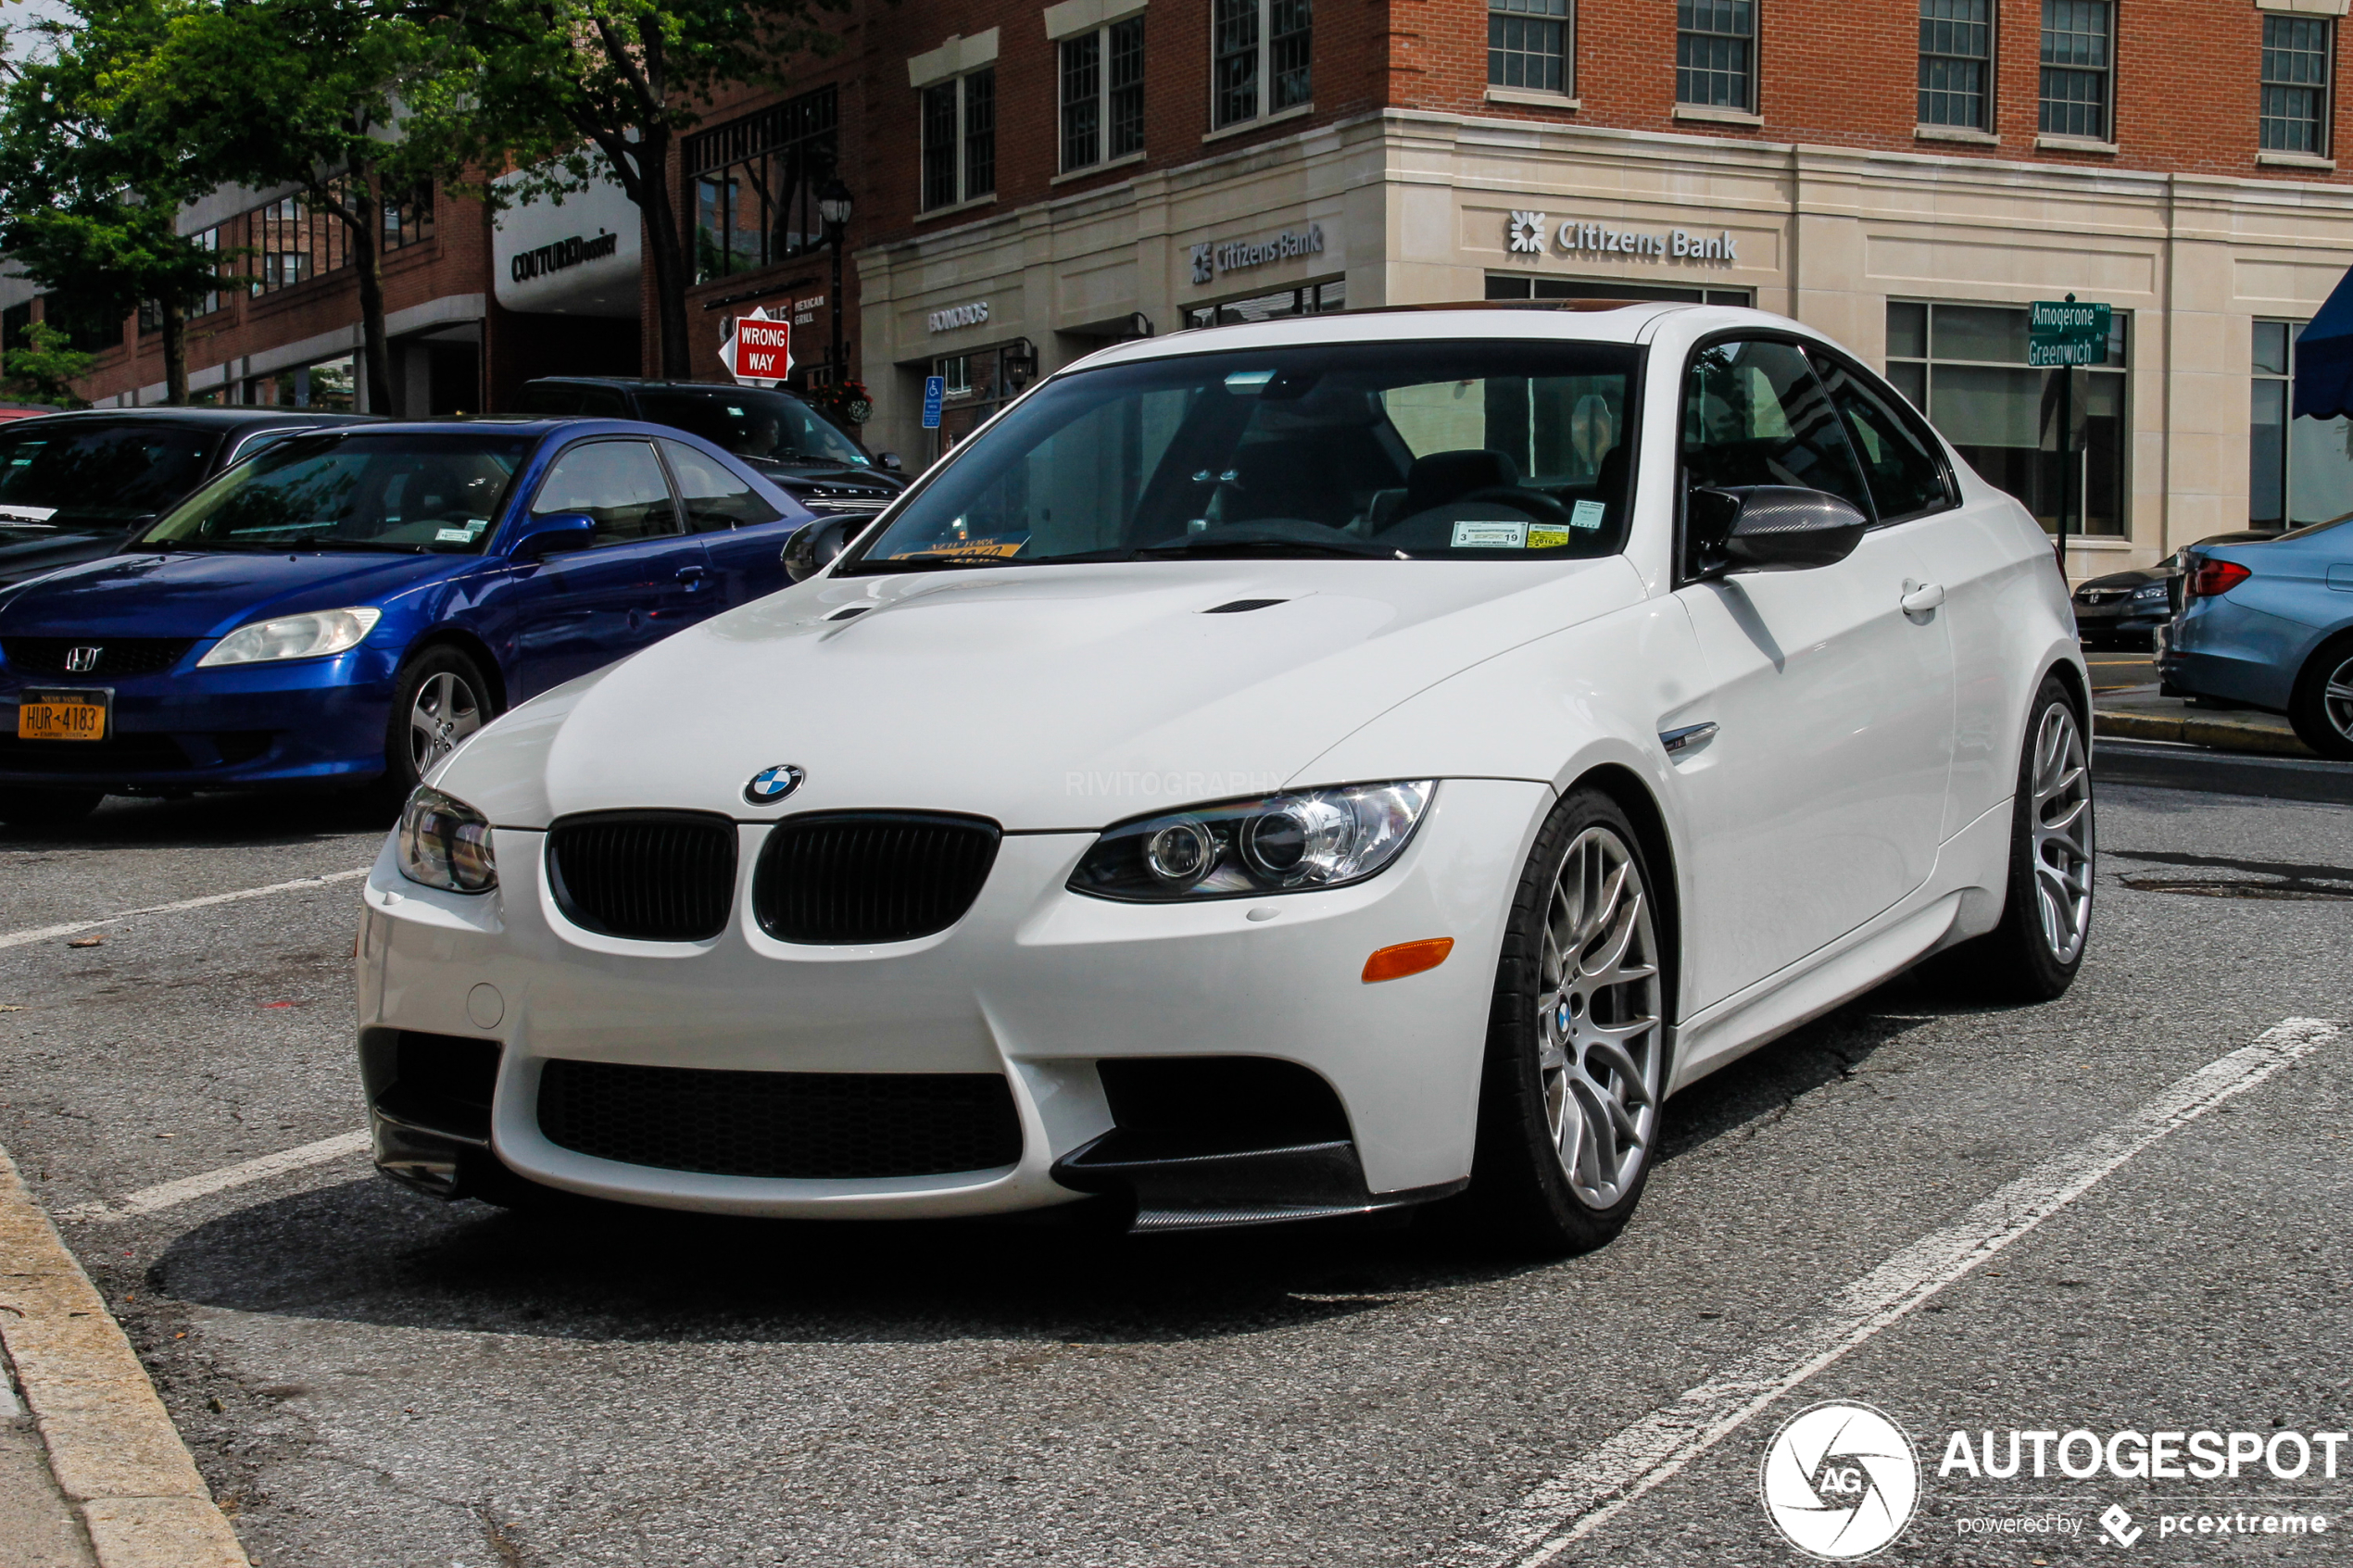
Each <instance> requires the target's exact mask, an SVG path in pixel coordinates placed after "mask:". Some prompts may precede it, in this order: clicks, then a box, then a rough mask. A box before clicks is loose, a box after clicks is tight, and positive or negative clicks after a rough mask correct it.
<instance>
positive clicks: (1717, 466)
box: [1683, 339, 1871, 517]
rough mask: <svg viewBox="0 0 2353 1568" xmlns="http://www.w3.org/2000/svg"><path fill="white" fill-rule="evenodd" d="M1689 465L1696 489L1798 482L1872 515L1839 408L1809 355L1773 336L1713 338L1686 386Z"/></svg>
mask: <svg viewBox="0 0 2353 1568" xmlns="http://www.w3.org/2000/svg"><path fill="white" fill-rule="evenodd" d="M1683 470H1684V473H1685V475H1686V477H1687V480H1688V483H1690V484H1692V486H1694V487H1698V486H1702V485H1705V486H1710V487H1713V488H1718V489H1732V488H1737V487H1739V486H1742V485H1750V484H1796V485H1802V486H1804V487H1805V488H1806V489H1809V490H1825V491H1828V492H1829V493H1830V494H1831V495H1836V496H1838V497H1840V498H1841V499H1842V500H1845V501H1848V502H1851V503H1853V504H1854V506H1855V507H1856V508H1857V509H1859V510H1860V511H1862V512H1863V514H1864V515H1865V516H1867V517H1868V516H1869V515H1870V511H1871V503H1870V497H1869V493H1868V491H1867V490H1866V489H1865V487H1864V483H1863V476H1862V474H1861V472H1860V471H1859V470H1858V469H1857V467H1856V462H1855V454H1854V451H1853V448H1852V447H1850V446H1849V445H1848V444H1847V439H1846V433H1845V432H1844V430H1843V428H1842V427H1841V424H1840V421H1839V418H1838V414H1837V412H1836V411H1835V410H1834V409H1833V408H1831V400H1830V396H1829V395H1828V394H1827V393H1826V392H1825V391H1824V390H1823V388H1822V383H1821V382H1820V381H1819V380H1818V379H1817V378H1816V376H1815V374H1814V372H1813V370H1812V369H1811V368H1810V367H1808V366H1807V364H1806V356H1805V355H1804V354H1803V353H1801V352H1799V351H1798V349H1797V347H1796V346H1795V345H1792V344H1787V343H1777V342H1773V341H1771V340H1768V339H1749V340H1735V341H1733V342H1730V343H1718V344H1711V345H1708V346H1707V347H1705V348H1703V349H1701V350H1700V351H1699V353H1698V354H1697V355H1695V356H1693V357H1692V370H1691V377H1690V380H1689V381H1688V382H1687V383H1685V386H1684V391H1683Z"/></svg>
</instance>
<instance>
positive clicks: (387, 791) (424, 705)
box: [378, 645, 497, 808]
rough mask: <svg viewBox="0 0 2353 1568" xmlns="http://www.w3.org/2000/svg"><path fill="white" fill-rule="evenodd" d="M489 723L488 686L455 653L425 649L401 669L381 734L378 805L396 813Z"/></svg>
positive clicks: (464, 658)
mask: <svg viewBox="0 0 2353 1568" xmlns="http://www.w3.org/2000/svg"><path fill="white" fill-rule="evenodd" d="M495 717H497V713H496V710H495V709H493V708H492V706H491V699H490V683H489V682H488V681H487V680H485V679H484V676H483V673H482V670H481V668H480V666H478V665H476V664H475V663H474V661H473V660H472V659H470V658H468V657H467V656H466V655H465V654H464V653H463V652H461V651H459V649H457V648H454V647H450V646H447V645H444V646H439V647H430V648H427V649H426V650H425V651H424V652H422V653H421V654H419V655H418V656H417V657H416V658H414V659H410V660H409V662H408V663H407V664H404V665H402V666H401V669H400V675H399V678H398V679H397V680H396V682H394V684H393V698H392V722H391V724H390V725H389V727H388V728H387V729H386V731H385V734H384V781H383V783H382V784H380V785H378V789H379V790H380V792H381V793H382V795H383V797H384V800H385V801H387V802H389V803H390V804H391V805H393V806H394V807H395V808H397V807H398V805H399V803H400V802H401V801H404V800H406V799H408V798H409V791H411V790H413V789H415V788H416V787H417V785H419V784H422V783H423V782H424V777H425V775H426V774H427V773H429V772H431V771H433V770H434V767H435V766H436V765H437V764H438V763H439V762H440V761H441V759H443V758H445V757H447V756H448V755H449V754H450V753H451V752H452V751H455V750H457V749H458V746H459V744H460V743H461V742H463V741H464V740H465V738H466V737H467V736H469V735H471V734H473V733H474V732H475V731H476V730H479V729H481V728H482V727H483V726H484V724H487V723H488V722H490V721H491V720H492V719H493V718H495Z"/></svg>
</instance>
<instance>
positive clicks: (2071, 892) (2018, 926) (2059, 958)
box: [1943, 676, 2097, 1002]
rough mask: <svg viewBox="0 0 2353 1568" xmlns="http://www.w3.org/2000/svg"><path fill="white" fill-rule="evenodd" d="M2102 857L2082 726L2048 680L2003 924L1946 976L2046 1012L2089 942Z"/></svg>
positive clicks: (2021, 792) (2031, 748) (2029, 759)
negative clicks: (2094, 883) (2036, 1004)
mask: <svg viewBox="0 0 2353 1568" xmlns="http://www.w3.org/2000/svg"><path fill="white" fill-rule="evenodd" d="M2096 853H2097V847H2096V844H2095V834H2094V822H2093V814H2092V769H2091V759H2090V756H2089V753H2088V752H2087V751H2086V749H2085V747H2084V745H2083V726H2082V721H2081V720H2079V719H2078V718H2077V716H2076V711H2075V704H2074V703H2073V702H2072V701H2071V700H2070V698H2069V696H2068V692H2067V688H2066V687H2065V686H2064V685H2062V684H2060V683H2059V681H2058V679H2057V677H2056V676H2046V677H2045V679H2044V681H2043V685H2042V689H2041V690H2040V691H2038V692H2036V693H2035V695H2034V706H2033V709H2032V711H2031V712H2030V713H2029V715H2028V718H2027V725H2026V746H2025V749H2024V755H2022V756H2021V757H2020V759H2019V765H2018V797H2017V804H2016V806H2015V807H2014V808H2013V809H2012V811H2011V816H2010V855H2009V869H2008V874H2007V879H2006V883H2005V887H2004V897H2003V901H2002V922H2001V924H1999V925H1997V926H1995V927H1994V929H1993V930H1992V931H1991V932H1989V933H1987V934H1986V935H1983V936H1981V937H1979V938H1978V939H1977V940H1976V941H1974V942H1969V943H1966V944H1964V945H1963V946H1961V947H1957V948H1955V949H1954V950H1953V952H1952V953H1951V954H1950V955H1949V958H1948V960H1947V961H1946V962H1945V963H1944V966H1943V967H1944V972H1946V973H1947V974H1948V975H1950V976H1951V977H1952V978H1953V979H1954V980H1955V981H1957V982H1958V983H1960V984H1962V985H1966V986H1967V987H1968V988H1969V989H1970V990H1973V991H1976V992H1978V993H1980V994H1982V995H1983V996H1985V997H1988V998H1990V999H1994V1000H2000V1001H2019V1002H2047V1001H2050V1000H2053V999H2054V998H2056V997H2059V996H2060V995H2062V994H2063V993H2065V991H2066V990H2067V988H2068V987H2069V986H2070V985H2073V984H2074V983H2075V972H2076V971H2077V970H2078V969H2080V968H2082V963H2083V944H2084V941H2085V940H2086V938H2088V937H2089V936H2090V935H2091V929H2092V872H2093V870H2094V859H2095V855H2096Z"/></svg>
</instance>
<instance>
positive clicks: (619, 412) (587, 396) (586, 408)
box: [577, 386, 629, 420]
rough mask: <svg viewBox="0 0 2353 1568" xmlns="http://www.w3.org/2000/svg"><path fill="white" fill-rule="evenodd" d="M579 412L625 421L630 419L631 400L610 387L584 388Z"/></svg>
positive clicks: (581, 393) (581, 390)
mask: <svg viewBox="0 0 2353 1568" xmlns="http://www.w3.org/2000/svg"><path fill="white" fill-rule="evenodd" d="M577 411H578V412H580V413H583V414H596V415H599V416H610V417H611V418H613V419H616V420H625V419H627V418H628V417H629V400H628V399H627V398H625V397H623V396H622V395H621V394H620V393H618V392H616V391H614V390H613V389H612V388H611V387H609V386H584V387H582V388H581V389H580V407H579V408H578V410H577Z"/></svg>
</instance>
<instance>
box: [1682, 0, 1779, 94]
mask: <svg viewBox="0 0 2353 1568" xmlns="http://www.w3.org/2000/svg"><path fill="white" fill-rule="evenodd" d="M1693 4H1700V5H1711V6H1712V5H1730V6H1746V7H1747V11H1748V31H1746V32H1745V33H1732V32H1717V31H1699V30H1697V29H1693V28H1687V27H1685V26H1684V25H1683V18H1684V15H1685V11H1686V7H1687V6H1691V5H1693ZM1763 10H1764V0H1677V4H1676V6H1675V107H1677V108H1687V109H1719V110H1721V109H1729V110H1731V111H1732V112H1733V113H1736V114H1755V113H1758V112H1759V111H1758V109H1757V107H1756V106H1757V105H1758V104H1759V103H1760V102H1762V101H1763V98H1764V91H1763V85H1762V79H1763V76H1764V70H1763V69H1762V60H1761V57H1760V56H1762V53H1763V50H1762V47H1761V44H1762V40H1763V35H1764V31H1765V22H1764V17H1763V16H1762V14H1761V13H1762V12H1763ZM1686 38H1730V39H1737V40H1738V41H1740V42H1741V43H1743V44H1746V45H1747V46H1748V63H1747V68H1746V77H1747V83H1746V84H1747V88H1748V91H1747V92H1746V94H1743V101H1742V102H1740V103H1737V104H1718V103H1712V102H1707V101H1705V100H1702V99H1698V98H1686V97H1684V96H1683V77H1684V74H1685V72H1686V71H1687V70H1689V69H1692V68H1689V67H1686V66H1685V65H1684V64H1683V41H1684V40H1685V39H1686ZM1704 69H1705V70H1706V71H1707V72H1708V74H1723V73H1718V72H1716V71H1715V70H1714V69H1713V68H1712V67H1711V68H1704Z"/></svg>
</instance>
